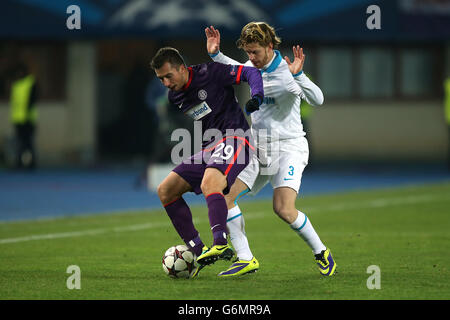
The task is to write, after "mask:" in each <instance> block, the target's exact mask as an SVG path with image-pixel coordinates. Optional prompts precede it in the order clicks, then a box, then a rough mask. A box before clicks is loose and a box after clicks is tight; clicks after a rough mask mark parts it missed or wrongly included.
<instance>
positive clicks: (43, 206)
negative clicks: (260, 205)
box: [0, 0, 450, 220]
mask: <svg viewBox="0 0 450 320" xmlns="http://www.w3.org/2000/svg"><path fill="white" fill-rule="evenodd" d="M72 4H75V5H78V6H79V7H80V9H81V29H80V30H69V29H68V28H67V27H66V20H67V18H68V17H69V16H70V14H68V13H67V12H66V9H67V7H68V6H70V5H72ZM372 4H376V5H378V6H379V7H380V9H381V29H380V30H369V29H368V28H367V26H366V20H367V18H368V17H369V16H370V14H368V13H366V9H367V7H368V6H369V5H372ZM1 6H2V13H1V19H0V38H1V43H0V166H1V171H0V189H1V196H0V219H1V220H15V219H25V218H36V217H44V216H54V215H66V214H77V213H92V212H106V211H111V210H124V209H137V208H150V207H158V206H159V201H158V199H157V197H156V195H155V194H154V192H152V191H148V190H147V188H146V183H147V177H146V174H147V168H148V166H149V164H153V165H155V164H165V163H167V162H169V161H170V157H169V156H170V144H168V145H167V144H165V141H167V142H169V140H170V130H171V129H173V128H176V127H180V126H188V127H190V126H192V124H191V122H190V120H187V119H184V118H182V117H181V118H180V117H177V116H176V114H170V111H169V116H168V117H167V118H166V119H157V118H156V116H155V110H154V109H152V108H151V106H149V105H148V103H147V102H148V101H152V97H151V98H150V99H147V98H146V94H147V93H148V85H149V83H150V82H151V80H152V78H153V74H152V72H151V70H150V69H149V67H148V62H149V60H150V58H151V57H152V56H153V54H154V53H155V52H156V50H157V49H158V48H159V47H161V46H165V45H170V46H174V47H177V48H178V49H180V50H181V52H182V53H183V54H184V56H185V58H186V61H187V62H188V63H189V64H196V63H201V62H205V61H209V57H208V56H207V54H206V49H205V36H204V28H205V27H206V26H209V25H214V26H215V27H217V28H219V29H220V31H221V34H222V50H223V51H224V52H226V53H227V54H228V55H230V56H232V57H234V58H236V59H237V60H241V61H244V60H245V55H244V53H243V52H242V51H239V50H238V49H236V47H235V40H236V39H237V37H238V35H239V31H240V29H241V27H242V26H243V25H244V24H246V23H247V22H248V21H251V20H264V21H267V22H269V23H270V24H272V25H273V26H275V28H276V29H277V32H278V34H279V36H280V37H281V38H282V39H283V43H282V47H281V48H280V50H281V51H282V54H283V55H289V56H292V54H291V49H290V48H291V46H292V45H293V44H297V43H298V44H300V45H301V46H302V47H303V48H304V51H305V53H306V56H307V57H306V64H305V67H304V70H305V72H306V73H307V74H308V75H310V76H311V77H312V79H313V80H314V81H315V82H316V83H317V84H318V85H319V86H320V87H321V88H322V90H323V92H324V96H325V103H324V105H323V106H322V107H319V108H317V109H314V112H313V113H312V115H311V117H310V118H309V119H308V123H309V125H308V131H309V132H308V138H309V141H310V145H311V160H312V165H311V166H310V167H308V169H307V172H306V173H305V178H304V180H303V187H302V193H303V194H310V193H318V192H334V191H340V190H347V189H365V188H372V187H381V186H393V185H398V184H411V183H422V182H424V181H437V180H439V181H441V180H448V179H449V173H448V171H447V150H448V143H449V142H448V139H449V137H448V130H447V125H446V123H445V118H444V108H443V106H444V104H443V101H444V89H443V83H444V80H445V79H446V77H448V76H449V75H450V46H449V33H450V19H449V16H450V4H449V2H448V1H418V0H417V1H415V0H399V1H365V0H360V1H356V0H346V1H338V2H337V1H322V3H321V5H320V6H319V5H317V3H316V2H315V1H309V0H303V1H300V0H299V1H287V0H286V1H273V0H245V1H233V0H230V1H188V0H166V1H162V0H133V1H125V0H84V1H75V0H74V1H69V0H67V1H65V0H64V1H45V0H14V1H13V0H5V1H3V2H2V5H1ZM19 60H24V61H25V62H26V63H27V64H28V65H29V66H30V67H31V70H32V71H33V72H34V74H35V75H36V76H37V79H38V82H39V85H40V98H39V101H38V103H37V109H38V112H39V120H38V123H37V125H38V130H37V134H36V149H37V154H38V168H37V170H35V171H34V172H32V173H29V172H16V171H11V170H10V162H11V160H10V159H11V153H12V147H13V138H12V134H13V130H12V126H11V124H10V122H9V105H8V96H9V86H8V85H9V71H10V69H11V67H13V66H14V64H15V63H16V62H18V61H19ZM236 89H237V94H238V98H239V99H240V100H241V101H245V99H246V97H247V96H248V89H247V87H244V86H241V87H240V88H236ZM153 100H154V99H153ZM162 123H164V125H162ZM161 127H162V128H161ZM158 130H160V131H158ZM164 130H165V131H164ZM168 132H169V133H168ZM308 171H309V172H308ZM270 195H271V190H270V188H266V189H264V191H263V192H262V193H261V195H260V197H270ZM191 200H192V201H194V198H193V197H192V199H191ZM197 201H201V199H200V200H199V199H197Z"/></svg>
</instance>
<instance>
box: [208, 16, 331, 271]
mask: <svg viewBox="0 0 450 320" xmlns="http://www.w3.org/2000/svg"><path fill="white" fill-rule="evenodd" d="M205 34H206V38H207V50H208V54H209V55H210V57H211V58H212V59H213V60H214V61H215V62H220V63H224V64H240V63H239V62H238V61H235V60H233V59H231V58H229V57H227V56H226V55H224V54H223V53H222V52H221V51H220V32H219V30H217V29H215V28H214V27H213V26H211V27H209V28H206V29H205ZM280 43H281V40H280V38H279V37H278V36H277V35H276V33H275V30H274V28H273V27H271V26H270V25H268V24H267V23H265V22H250V23H248V24H247V25H245V26H244V27H243V28H242V31H241V36H240V38H239V39H238V41H237V46H238V47H239V48H241V49H243V50H244V51H245V52H246V53H247V55H248V58H249V60H248V61H247V62H246V63H245V64H244V65H246V66H254V67H256V68H258V69H259V70H260V71H261V73H262V77H263V84H264V96H265V97H264V102H263V104H261V106H260V108H259V110H258V111H255V112H253V113H251V122H252V123H251V129H252V134H253V136H254V138H255V140H256V141H257V149H258V154H259V155H258V158H256V156H255V157H254V159H253V161H252V162H251V163H250V164H249V165H248V166H247V167H246V168H245V169H244V170H243V171H242V172H241V173H240V174H239V176H238V178H237V179H236V182H235V183H234V184H233V186H232V188H231V191H230V193H229V194H228V195H227V196H226V197H225V199H226V201H227V205H228V209H229V210H228V219H227V227H228V229H229V232H230V240H231V242H232V244H233V247H234V248H235V250H236V254H237V260H236V261H235V262H234V263H233V264H232V265H231V266H230V267H229V268H228V269H227V270H225V271H222V272H221V273H219V276H221V277H230V276H238V275H242V274H246V273H250V272H254V271H256V270H258V269H259V262H258V261H257V260H256V258H255V257H254V256H253V254H252V252H251V250H250V247H249V244H248V240H247V237H246V235H245V223H244V217H243V215H242V212H241V210H240V208H239V206H238V204H237V200H238V199H239V198H240V197H241V196H242V195H244V194H246V193H248V192H250V191H251V193H252V194H256V193H257V192H258V191H259V190H261V188H262V187H263V186H264V185H265V184H267V183H268V182H270V183H271V185H272V187H273V209H274V211H275V213H276V214H277V215H278V216H279V217H280V218H281V219H282V220H284V221H285V222H286V223H288V224H289V225H290V227H291V228H292V230H293V231H294V232H296V233H297V234H298V235H299V236H300V237H301V238H302V239H303V240H304V241H305V242H306V243H307V244H308V246H309V247H310V248H311V250H312V251H313V254H314V259H315V261H316V263H317V266H318V268H319V271H320V273H321V274H322V275H324V276H331V275H333V274H334V273H335V270H336V263H335V262H334V259H333V257H332V255H331V251H330V249H329V248H327V247H326V246H325V245H324V244H323V243H322V241H321V240H320V238H319V236H318V235H317V233H316V231H315V230H314V228H313V226H312V224H311V222H310V220H309V219H308V217H307V216H306V215H305V214H304V213H303V212H301V211H299V210H297V209H296V207H295V200H296V198H297V194H298V192H299V189H300V184H301V177H302V173H303V170H304V169H305V167H306V165H307V164H308V156H309V148H308V141H307V140H306V138H305V132H304V131H303V126H302V122H301V118H300V102H301V99H305V100H306V102H308V103H309V104H310V105H313V106H317V105H321V104H322V103H323V94H322V91H321V90H320V88H319V87H318V86H317V85H315V84H314V83H313V82H312V81H311V80H309V78H308V77H307V76H306V75H305V74H304V73H303V64H304V61H305V55H304V54H303V49H302V48H300V46H298V45H297V46H294V47H293V53H294V60H293V61H292V62H291V61H290V59H289V58H288V57H287V56H286V57H284V59H283V58H282V56H281V53H280V52H279V51H278V50H276V48H277V47H278V45H279V44H280Z"/></svg>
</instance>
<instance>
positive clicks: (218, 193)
mask: <svg viewBox="0 0 450 320" xmlns="http://www.w3.org/2000/svg"><path fill="white" fill-rule="evenodd" d="M151 68H152V69H153V70H154V71H155V73H156V76H157V77H158V78H159V79H160V80H161V82H162V83H163V84H164V86H166V87H167V88H169V94H168V95H169V101H170V102H171V103H172V104H174V105H176V106H178V108H179V110H180V111H181V112H183V113H185V114H187V115H189V116H191V117H192V118H193V120H195V121H201V124H202V133H203V137H206V136H208V134H205V133H208V132H207V131H208V130H211V131H214V132H215V134H212V138H210V139H209V140H208V139H206V140H207V141H203V144H202V150H201V151H200V152H198V153H196V154H194V155H193V156H191V157H190V158H188V159H185V160H184V161H183V162H182V163H181V164H179V165H178V166H176V167H175V168H174V169H173V170H172V171H171V172H170V173H169V175H168V176H167V177H166V178H165V179H164V180H163V181H162V182H161V184H160V185H159V186H158V190H157V192H158V196H159V198H160V200H161V203H162V205H163V206H164V208H165V210H166V212H167V214H168V216H169V218H170V219H171V221H172V224H173V225H174V227H175V229H176V231H177V232H178V234H179V235H180V237H181V238H182V239H183V241H184V242H185V243H186V245H187V246H188V247H189V248H191V250H192V251H193V252H194V254H195V255H196V256H197V265H198V267H197V268H195V269H194V270H193V271H192V273H191V277H195V276H197V275H198V272H199V271H200V270H201V269H202V268H203V267H204V266H206V265H208V264H211V263H214V262H215V261H216V260H217V259H227V260H230V259H231V258H232V256H233V255H234V252H233V250H232V249H231V246H230V245H229V244H228V242H227V233H228V230H227V227H226V224H227V214H228V208H227V204H226V201H225V198H224V194H227V193H228V192H229V190H230V188H231V186H232V185H233V183H234V181H235V180H236V177H237V176H238V174H239V173H240V172H241V171H242V170H243V169H244V168H245V167H246V166H247V164H248V163H249V161H250V159H251V153H252V151H253V150H254V147H253V146H252V142H251V134H250V130H249V125H248V123H247V120H246V119H245V117H244V114H243V112H242V110H241V108H240V107H239V104H238V102H237V99H236V97H235V95H234V89H233V87H232V85H234V84H239V83H241V81H246V82H248V84H249V85H250V88H251V96H252V98H251V99H250V100H249V101H248V102H247V103H246V105H245V110H246V112H247V113H251V112H253V111H256V110H258V109H259V106H260V105H261V103H262V101H263V99H264V90H263V82H262V77H261V73H260V71H259V70H258V69H256V68H254V67H246V66H242V65H224V64H220V63H215V62H210V63H203V64H199V65H194V66H190V67H188V66H186V64H185V62H184V60H183V58H182V56H181V55H180V53H179V52H178V50H176V49H174V48H170V47H165V48H161V49H159V50H158V52H157V53H156V55H155V56H154V57H153V59H152V61H151ZM217 132H220V133H221V136H220V137H218V136H217ZM210 133H211V132H209V135H211V134H210ZM186 192H195V193H196V194H203V195H204V196H205V199H206V203H207V206H208V217H209V222H210V225H211V231H212V234H213V239H214V242H213V245H212V246H211V247H210V248H209V247H207V246H205V245H204V244H203V242H202V240H201V239H200V236H199V234H198V231H197V230H196V229H195V227H194V224H193V221H192V214H191V211H190V209H189V206H188V205H187V203H186V202H185V201H184V199H183V197H182V196H183V194H184V193H186Z"/></svg>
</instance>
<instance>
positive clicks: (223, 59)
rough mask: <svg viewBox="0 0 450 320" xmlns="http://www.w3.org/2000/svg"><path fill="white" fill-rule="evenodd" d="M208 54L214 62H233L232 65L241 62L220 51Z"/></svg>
mask: <svg viewBox="0 0 450 320" xmlns="http://www.w3.org/2000/svg"><path fill="white" fill-rule="evenodd" d="M209 56H210V57H211V59H212V60H213V61H214V62H218V63H223V64H234V65H240V64H242V63H240V62H238V61H236V60H233V59H231V58H230V57H228V56H226V55H225V54H223V53H222V52H221V51H219V52H217V53H214V54H209Z"/></svg>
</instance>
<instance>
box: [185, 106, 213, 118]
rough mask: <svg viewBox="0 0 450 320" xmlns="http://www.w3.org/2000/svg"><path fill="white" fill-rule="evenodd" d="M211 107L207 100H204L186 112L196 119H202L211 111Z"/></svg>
mask: <svg viewBox="0 0 450 320" xmlns="http://www.w3.org/2000/svg"><path fill="white" fill-rule="evenodd" d="M211 111H212V110H211V108H210V107H209V106H208V104H207V103H206V102H202V103H200V104H198V105H196V106H193V107H192V108H190V109H189V110H188V111H186V114H187V115H188V116H190V117H191V118H192V119H194V120H195V121H197V120H200V119H202V118H203V117H204V116H206V115H207V114H209V113H211Z"/></svg>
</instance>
